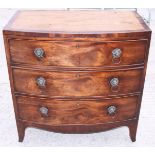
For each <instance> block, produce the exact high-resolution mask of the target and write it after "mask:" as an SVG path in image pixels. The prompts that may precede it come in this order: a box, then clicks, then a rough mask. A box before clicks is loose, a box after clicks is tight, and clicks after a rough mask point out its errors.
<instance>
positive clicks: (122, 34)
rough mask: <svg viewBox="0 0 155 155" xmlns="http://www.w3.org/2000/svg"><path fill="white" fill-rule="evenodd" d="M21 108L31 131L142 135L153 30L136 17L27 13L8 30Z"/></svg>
mask: <svg viewBox="0 0 155 155" xmlns="http://www.w3.org/2000/svg"><path fill="white" fill-rule="evenodd" d="M3 34H4V40H5V48H6V56H7V62H8V71H9V77H10V84H11V90H12V97H13V104H14V110H15V116H16V122H17V129H18V134H19V141H20V142H21V141H23V139H24V135H25V129H26V128H27V127H37V128H41V129H45V130H49V131H54V132H62V133H92V132H101V131H105V130H109V129H113V128H116V127H120V126H128V127H129V132H130V137H131V140H132V141H135V140H136V131H137V125H138V118H139V112H140V105H141V99H142V93H143V87H144V80H145V74H146V67H147V59H148V53H149V45H150V38H151V30H150V29H149V27H148V26H147V25H146V24H145V23H144V21H143V19H142V18H141V17H140V16H139V15H138V14H137V13H136V12H130V11H19V12H17V13H16V14H15V16H14V17H13V18H12V19H11V20H10V22H9V23H8V24H7V26H6V27H5V28H4V30H3Z"/></svg>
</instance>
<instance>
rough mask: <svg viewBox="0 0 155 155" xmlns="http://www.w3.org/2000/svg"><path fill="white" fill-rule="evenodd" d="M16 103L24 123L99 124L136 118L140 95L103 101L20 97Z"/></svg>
mask: <svg viewBox="0 0 155 155" xmlns="http://www.w3.org/2000/svg"><path fill="white" fill-rule="evenodd" d="M17 103H18V109H19V118H20V119H22V120H27V121H33V122H36V123H40V124H48V125H59V124H96V123H107V122H115V121H123V120H127V119H133V118H135V117H136V112H137V108H138V103H139V96H130V97H123V98H115V99H105V100H100V101H97V100H92V101H90V100H87V101H84V100H83V101H78V100H74V101H71V100H67V101H63V100H62V101H61V100H50V99H43V98H42V99H39V98H27V97H17ZM111 107H113V108H111ZM43 109H44V110H43ZM110 109H111V110H110ZM112 109H113V111H112Z"/></svg>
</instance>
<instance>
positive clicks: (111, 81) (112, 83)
mask: <svg viewBox="0 0 155 155" xmlns="http://www.w3.org/2000/svg"><path fill="white" fill-rule="evenodd" d="M118 84H119V79H118V78H112V79H111V80H110V85H111V86H112V87H117V86H118Z"/></svg>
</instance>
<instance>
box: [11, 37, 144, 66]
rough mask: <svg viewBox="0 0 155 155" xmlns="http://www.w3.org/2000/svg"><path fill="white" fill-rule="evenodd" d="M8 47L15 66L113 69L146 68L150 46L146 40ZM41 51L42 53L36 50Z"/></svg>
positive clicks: (18, 43) (21, 43)
mask: <svg viewBox="0 0 155 155" xmlns="http://www.w3.org/2000/svg"><path fill="white" fill-rule="evenodd" d="M9 43H10V54H11V62H12V63H13V64H29V65H39V66H42V65H43V66H59V67H102V66H110V67H112V66H125V65H133V64H134V65H135V64H143V63H144V57H145V51H146V43H147V42H146V40H141V41H114V42H67V41H32V40H10V42H9ZM38 48H39V49H40V48H41V49H42V50H43V51H40V50H36V49H38ZM116 49H117V50H116ZM119 49H120V50H121V51H119ZM35 50H36V53H37V52H40V53H39V54H40V55H39V58H38V57H37V56H36V55H35V54H34V51H35ZM42 52H43V55H42V54H41V53H42Z"/></svg>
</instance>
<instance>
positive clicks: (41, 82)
mask: <svg viewBox="0 0 155 155" xmlns="http://www.w3.org/2000/svg"><path fill="white" fill-rule="evenodd" d="M36 83H37V85H38V86H39V87H45V86H46V80H45V78H43V77H38V78H37V79H36Z"/></svg>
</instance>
